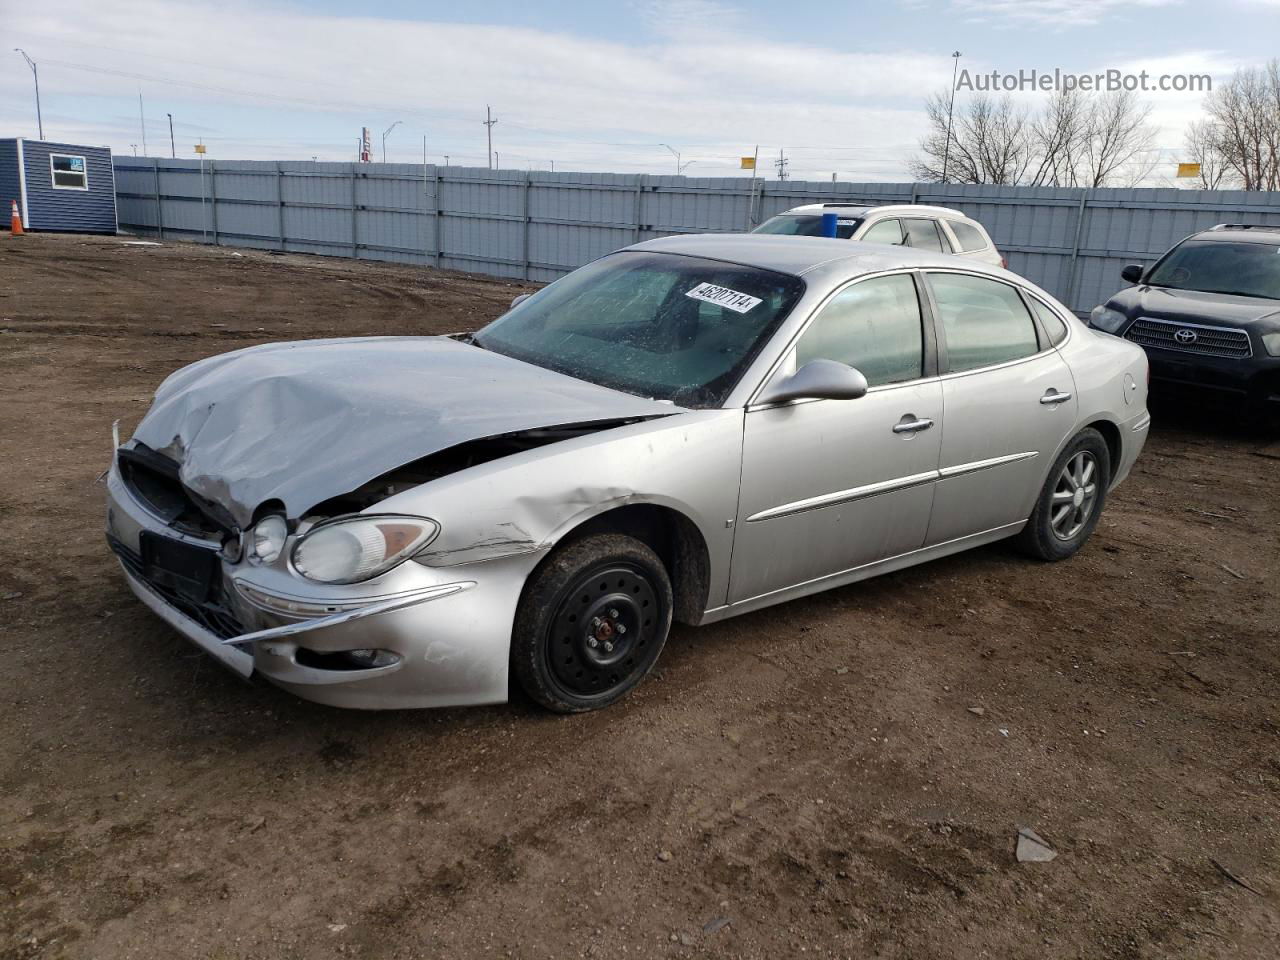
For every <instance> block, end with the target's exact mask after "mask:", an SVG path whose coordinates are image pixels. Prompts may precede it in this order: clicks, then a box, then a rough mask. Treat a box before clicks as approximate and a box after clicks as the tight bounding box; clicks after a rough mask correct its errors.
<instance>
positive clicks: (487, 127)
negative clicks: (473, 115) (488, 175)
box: [480, 104, 498, 170]
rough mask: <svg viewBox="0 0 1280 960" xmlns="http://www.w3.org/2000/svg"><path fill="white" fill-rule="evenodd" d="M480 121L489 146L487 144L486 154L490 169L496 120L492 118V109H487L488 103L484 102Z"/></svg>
mask: <svg viewBox="0 0 1280 960" xmlns="http://www.w3.org/2000/svg"><path fill="white" fill-rule="evenodd" d="M480 122H481V123H483V124H484V131H485V137H486V142H487V143H488V145H489V146H488V150H489V154H488V156H489V169H490V170H492V169H493V166H494V156H493V125H494V124H495V123H497V122H498V121H497V120H495V119H494V118H493V111H492V110H490V109H489V105H488V104H485V108H484V119H483V120H481V121H480Z"/></svg>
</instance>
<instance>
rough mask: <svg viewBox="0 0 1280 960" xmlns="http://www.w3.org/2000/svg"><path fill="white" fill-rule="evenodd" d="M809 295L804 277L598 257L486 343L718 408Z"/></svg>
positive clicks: (581, 375)
mask: <svg viewBox="0 0 1280 960" xmlns="http://www.w3.org/2000/svg"><path fill="white" fill-rule="evenodd" d="M803 292H804V283H803V282H802V281H801V280H800V279H799V278H798V277H792V276H788V275H786V274H781V273H773V272H772V271H769V270H761V269H759V268H756V267H746V266H741V265H739V264H733V263H720V262H718V261H715V260H703V259H701V258H698V257H685V256H673V255H671V254H662V253H648V252H641V251H636V252H623V253H616V254H613V255H611V256H608V257H605V258H603V259H601V260H597V261H596V262H595V263H591V264H588V265H587V266H585V267H582V268H581V269H579V270H575V271H574V272H573V273H571V274H569V275H568V276H566V277H562V278H561V279H559V280H557V281H556V282H555V283H553V284H551V285H550V286H548V287H544V288H543V289H542V290H540V291H538V292H537V293H536V294H534V295H533V296H532V297H530V298H529V299H528V300H526V301H524V302H523V303H521V304H519V305H518V306H516V307H514V308H513V309H512V310H511V311H509V312H508V313H506V314H505V315H503V316H502V317H499V318H498V319H497V320H495V321H494V322H493V323H491V324H489V325H488V326H487V327H485V328H484V329H483V330H481V331H480V332H479V333H477V334H476V335H475V336H474V337H473V338H472V339H473V342H474V343H476V344H477V345H479V346H481V347H484V348H485V349H486V350H493V351H495V352H497V353H502V354H506V355H508V356H512V357H516V358H517V359H519V360H524V361H527V362H528V363H534V364H537V365H538V366H540V367H547V368H548V369H551V370H556V371H558V372H560V373H565V374H568V375H569V376H571V377H576V378H578V379H579V380H586V381H588V382H590V383H597V384H600V385H602V386H606V387H613V388H614V389H617V390H622V391H625V392H626V393H632V394H636V395H638V396H642V397H653V398H655V399H658V400H670V401H672V402H674V403H678V404H680V405H681V406H687V407H711V406H719V405H720V404H722V403H723V402H724V399H725V397H727V396H728V394H729V391H730V390H731V389H733V386H734V384H736V383H737V381H738V378H739V377H740V376H741V375H742V373H743V371H744V370H745V369H746V367H747V364H749V363H750V362H751V360H752V358H753V357H755V355H756V353H757V352H759V350H760V348H761V347H762V346H763V345H764V343H765V341H766V340H767V339H768V338H769V336H770V335H771V334H772V333H773V331H774V330H775V329H777V326H778V324H779V323H781V322H782V320H783V318H784V317H786V315H787V314H788V313H789V312H790V310H791V308H792V307H793V306H794V305H795V302H796V301H797V300H798V299H799V298H800V294H801V293H803Z"/></svg>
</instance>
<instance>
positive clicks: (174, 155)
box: [165, 113, 178, 158]
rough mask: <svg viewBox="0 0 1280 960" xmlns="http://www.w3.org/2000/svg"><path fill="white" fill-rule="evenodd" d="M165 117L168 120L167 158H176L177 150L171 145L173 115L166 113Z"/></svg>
mask: <svg viewBox="0 0 1280 960" xmlns="http://www.w3.org/2000/svg"><path fill="white" fill-rule="evenodd" d="M165 116H166V117H168V118H169V156H170V157H172V158H176V157H177V156H178V148H177V147H175V146H174V145H173V114H172V113H166V114H165Z"/></svg>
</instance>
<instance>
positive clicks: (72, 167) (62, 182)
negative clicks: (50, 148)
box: [49, 153, 89, 190]
mask: <svg viewBox="0 0 1280 960" xmlns="http://www.w3.org/2000/svg"><path fill="white" fill-rule="evenodd" d="M49 168H50V173H51V174H52V176H53V189H55V190H88V189H89V173H88V171H87V169H86V167H85V162H84V157H73V156H70V155H68V154H65V153H51V154H49Z"/></svg>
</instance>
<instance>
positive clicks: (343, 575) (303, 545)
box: [293, 516, 440, 583]
mask: <svg viewBox="0 0 1280 960" xmlns="http://www.w3.org/2000/svg"><path fill="white" fill-rule="evenodd" d="M439 532H440V525H439V524H438V523H436V522H435V521H434V520H427V519H426V518H424V517H397V516H381V517H348V518H346V519H344V520H334V521H331V522H329V523H324V524H321V525H320V526H318V527H316V528H314V529H313V530H312V531H311V532H310V533H308V534H307V535H306V536H305V537H303V538H302V539H301V540H299V541H298V542H297V544H296V545H295V546H294V548H293V566H294V569H295V570H297V571H298V573H300V574H302V575H303V576H304V577H306V578H307V579H308V580H315V581H316V582H317V583H359V582H360V581H362V580H369V579H372V578H373V577H376V576H378V575H379V574H381V573H386V572H387V571H388V570H390V569H391V568H392V567H394V566H396V565H397V564H399V563H402V562H403V561H405V560H407V559H409V558H410V557H412V556H413V555H414V554H415V553H417V552H418V551H419V550H421V549H422V548H423V547H425V546H426V545H427V544H428V543H430V542H431V541H432V540H433V539H435V536H436V534H437V533H439Z"/></svg>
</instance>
